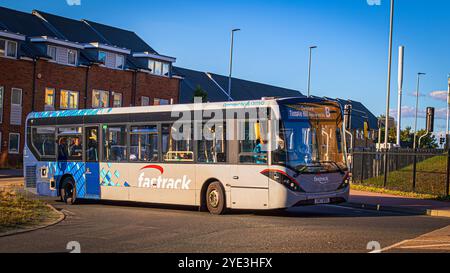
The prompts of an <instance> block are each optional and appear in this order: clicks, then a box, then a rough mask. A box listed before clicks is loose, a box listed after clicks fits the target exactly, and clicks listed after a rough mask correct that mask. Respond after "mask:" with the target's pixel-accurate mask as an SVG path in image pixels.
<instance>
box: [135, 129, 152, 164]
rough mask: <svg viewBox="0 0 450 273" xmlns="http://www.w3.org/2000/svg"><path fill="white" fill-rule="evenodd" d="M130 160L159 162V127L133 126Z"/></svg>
mask: <svg viewBox="0 0 450 273" xmlns="http://www.w3.org/2000/svg"><path fill="white" fill-rule="evenodd" d="M130 142H131V144H130V161H148V162H158V160H159V158H158V153H159V149H158V127H157V126H156V125H144V126H132V127H131V130H130Z"/></svg>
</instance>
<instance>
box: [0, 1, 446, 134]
mask: <svg viewBox="0 0 450 273" xmlns="http://www.w3.org/2000/svg"><path fill="white" fill-rule="evenodd" d="M389 2H390V1H388V0H295V1H293V0H291V1H289V0H284V1H283V0H278V1H275V0H265V1H263V0H260V1H256V0H247V1H245V0H239V1H237V0H214V1H203V0H189V1H186V0H184V1H183V0H171V1H164V0H145V1H141V0H129V1H122V0H121V1H118V0H109V1H100V0H40V1H36V0H0V5H1V6H5V7H8V8H13V9H17V10H21V11H25V12H31V11H32V10H33V9H37V10H41V11H45V12H49V13H54V14H57V15H60V16H65V17H69V18H73V19H89V20H91V21H96V22H100V23H104V24H108V25H113V26H116V27H120V28H124V29H128V30H132V31H134V32H136V33H137V34H138V35H139V36H140V37H142V38H143V39H144V40H145V41H146V42H147V43H148V44H150V46H152V47H153V48H154V49H155V50H156V51H158V53H160V54H164V55H169V56H173V57H176V58H177V61H176V64H175V65H177V66H181V67H186V68H191V69H196V70H201V71H208V72H213V73H219V74H224V75H227V74H228V69H229V68H228V67H229V50H230V49H229V47H230V30H231V29H233V28H240V29H242V30H241V31H240V32H237V33H236V34H235V40H234V41H235V44H234V61H233V76H234V77H238V78H243V79H247V80H252V81H258V82H263V83H267V84H272V85H277V86H282V87H286V88H292V89H296V90H300V91H301V92H303V93H304V94H306V90H307V79H308V56H309V49H308V48H309V46H311V45H315V46H317V49H314V51H313V55H312V72H311V93H312V94H313V95H316V96H327V97H333V98H336V97H339V98H344V99H352V100H356V101H360V102H362V103H364V105H366V106H367V107H368V108H369V109H370V110H371V111H372V112H373V113H374V114H375V115H380V114H384V113H385V111H386V110H385V109H386V89H387V88H386V86H387V66H388V61H387V59H388V38H389V11H390V3H389ZM449 12H450V1H448V0H395V18H394V36H393V61H392V82H391V104H390V105H391V109H392V111H391V114H392V115H394V116H396V111H397V110H396V108H397V90H398V87H397V70H398V68H397V64H398V61H397V60H398V47H399V46H400V45H403V46H405V69H404V86H403V89H404V93H403V94H404V95H403V107H402V113H403V117H404V118H402V127H405V126H413V124H414V113H415V100H416V97H415V94H416V93H415V92H416V77H417V73H418V72H424V73H427V74H426V75H425V76H422V78H421V83H420V92H419V122H418V127H419V128H418V129H420V128H423V127H424V126H425V118H424V113H425V108H426V107H427V106H432V107H435V108H436V114H437V117H436V118H437V119H436V124H435V126H436V130H437V131H440V130H443V129H445V116H446V90H447V76H448V74H449V73H450V50H449V45H450V35H449V34H450V33H449V32H450V20H448V14H449ZM443 91H445V92H443Z"/></svg>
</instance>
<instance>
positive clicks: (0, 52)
mask: <svg viewBox="0 0 450 273" xmlns="http://www.w3.org/2000/svg"><path fill="white" fill-rule="evenodd" d="M5 52H6V40H3V39H0V56H5Z"/></svg>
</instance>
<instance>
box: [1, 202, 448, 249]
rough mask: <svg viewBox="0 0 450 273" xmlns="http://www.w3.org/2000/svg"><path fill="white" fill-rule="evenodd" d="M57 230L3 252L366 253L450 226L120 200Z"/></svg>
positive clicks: (74, 215) (360, 214) (353, 214)
mask: <svg viewBox="0 0 450 273" xmlns="http://www.w3.org/2000/svg"><path fill="white" fill-rule="evenodd" d="M52 203H53V205H54V206H55V207H56V208H57V209H59V210H62V211H63V212H64V213H65V214H66V219H65V220H64V221H62V222H60V223H59V224H57V225H54V226H51V227H47V228H45V229H41V230H36V231H32V232H28V233H23V234H17V235H12V236H7V237H0V252H68V250H67V249H66V246H67V244H68V242H70V241H77V242H79V243H80V246H81V252H251V253H254V252H369V250H367V244H368V242H370V241H377V242H379V243H380V246H381V248H385V247H388V246H391V245H393V244H396V243H398V242H400V241H403V240H409V239H413V238H416V237H418V236H420V235H423V234H425V233H429V232H431V231H434V230H437V229H441V228H444V227H446V226H448V225H450V218H436V217H427V216H411V215H401V214H394V213H386V212H376V211H370V210H361V209H353V208H345V207H339V206H315V207H302V208H293V209H289V210H287V211H284V212H283V211H271V212H256V213H255V212H248V211H247V212H243V211H238V212H232V213H231V214H228V215H223V216H214V215H210V214H209V213H206V212H198V211H197V210H196V209H195V208H190V207H168V206H164V207H161V206H156V205H145V204H134V203H117V202H104V201H103V202H83V203H82V204H78V205H75V206H68V205H65V204H63V203H61V202H57V201H52Z"/></svg>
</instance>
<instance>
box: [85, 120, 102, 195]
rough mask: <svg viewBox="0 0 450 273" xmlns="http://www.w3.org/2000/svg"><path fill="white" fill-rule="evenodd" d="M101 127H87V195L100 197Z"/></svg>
mask: <svg viewBox="0 0 450 273" xmlns="http://www.w3.org/2000/svg"><path fill="white" fill-rule="evenodd" d="M99 140H100V138H99V128H98V126H90V127H85V140H84V143H85V149H84V151H85V160H86V171H85V177H86V197H87V198H100V175H99V169H100V166H99V165H100V164H99Z"/></svg>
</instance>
